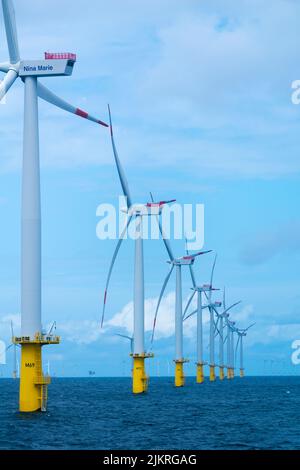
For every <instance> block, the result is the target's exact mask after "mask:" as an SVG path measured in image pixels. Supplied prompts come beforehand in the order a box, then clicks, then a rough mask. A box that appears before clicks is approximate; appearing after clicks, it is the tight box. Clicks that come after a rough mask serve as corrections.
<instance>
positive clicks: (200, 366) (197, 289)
mask: <svg viewBox="0 0 300 470" xmlns="http://www.w3.org/2000/svg"><path fill="white" fill-rule="evenodd" d="M187 254H189V252H188V250H187ZM190 272H191V278H192V283H193V293H192V295H191V297H190V298H189V300H188V302H187V305H186V307H185V310H184V313H183V321H186V320H188V319H189V318H190V317H192V316H193V315H195V314H197V362H196V366H197V374H196V381H197V383H200V384H201V383H203V382H204V366H205V365H206V362H204V358H203V310H204V309H205V308H207V306H206V305H204V306H203V302H202V295H203V293H205V295H207V292H209V291H210V287H205V286H198V285H197V284H196V279H195V274H194V270H193V266H192V265H190ZM196 293H197V310H195V311H194V312H192V313H191V314H189V315H187V312H188V309H189V306H190V304H191V302H192V300H193V298H194V296H195V294H196Z"/></svg>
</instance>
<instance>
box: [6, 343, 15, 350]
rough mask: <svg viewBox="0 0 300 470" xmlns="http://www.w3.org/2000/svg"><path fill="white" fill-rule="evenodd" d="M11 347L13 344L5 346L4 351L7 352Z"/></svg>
mask: <svg viewBox="0 0 300 470" xmlns="http://www.w3.org/2000/svg"><path fill="white" fill-rule="evenodd" d="M12 347H13V344H10V345H9V346H7V348H6V350H5V351H8V350H9V349H10V348H12Z"/></svg>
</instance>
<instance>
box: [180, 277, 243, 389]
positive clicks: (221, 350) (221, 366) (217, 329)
mask: <svg viewBox="0 0 300 470" xmlns="http://www.w3.org/2000/svg"><path fill="white" fill-rule="evenodd" d="M210 290H212V291H214V290H218V289H214V288H212V289H210V286H208V285H204V286H203V287H199V288H196V291H197V292H198V302H197V310H194V311H193V312H192V313H190V314H189V315H187V316H186V317H184V321H186V320H188V319H189V318H191V317H192V316H194V315H195V314H197V318H201V319H202V315H201V314H200V311H201V310H204V309H206V308H208V305H206V304H204V305H203V304H202V301H201V296H200V293H202V292H204V294H205V296H207V292H209V291H210ZM199 296H200V299H199ZM239 303H240V302H236V303H235V304H232V305H231V306H230V307H228V308H227V309H225V310H224V311H223V312H222V313H219V312H218V310H217V309H218V308H219V307H220V306H221V303H220V302H213V303H212V304H211V308H212V309H213V310H214V311H215V313H216V315H217V318H218V320H217V322H216V323H214V331H215V333H216V336H217V335H219V369H220V375H219V378H220V380H223V379H224V367H225V365H224V343H225V341H226V340H225V341H224V319H226V318H228V317H229V314H228V312H229V310H231V309H232V308H233V307H235V306H236V305H238V304H239ZM224 305H225V304H224ZM200 306H202V308H201V307H200ZM198 322H199V320H198ZM198 322H197V323H198ZM219 322H220V326H219ZM200 324H201V322H200ZM210 324H211V323H210ZM197 329H198V334H197V336H198V338H197V345H198V348H197V350H198V361H199V357H200V358H201V357H202V354H203V346H202V340H201V339H202V336H201V334H200V338H199V328H197ZM199 354H200V356H199ZM205 364H206V363H203V365H205ZM199 374H200V371H199ZM199 378H200V375H199ZM197 381H198V380H197ZM198 382H199V383H201V381H200V380H199V381H198ZM202 382H203V380H202Z"/></svg>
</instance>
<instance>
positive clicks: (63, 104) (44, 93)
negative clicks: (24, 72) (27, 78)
mask: <svg viewBox="0 0 300 470" xmlns="http://www.w3.org/2000/svg"><path fill="white" fill-rule="evenodd" d="M37 93H38V96H39V97H40V98H41V99H42V100H44V101H47V102H48V103H50V104H53V105H54V106H57V107H58V108H60V109H63V110H64V111H67V112H68V113H71V114H75V115H76V116H79V117H81V118H84V119H87V120H88V121H92V122H95V123H96V124H100V126H104V127H109V126H108V124H106V123H105V122H103V121H101V120H100V119H98V118H95V117H94V116H91V115H90V114H88V113H86V112H85V111H83V110H82V109H80V108H76V107H75V106H73V105H71V104H69V103H68V102H67V101H65V100H63V99H61V98H59V97H58V96H57V95H55V94H54V93H53V92H52V91H50V90H49V89H48V88H46V87H45V86H44V85H42V84H41V83H40V82H38V85H37Z"/></svg>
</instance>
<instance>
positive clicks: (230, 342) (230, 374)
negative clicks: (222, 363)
mask: <svg viewBox="0 0 300 470" xmlns="http://www.w3.org/2000/svg"><path fill="white" fill-rule="evenodd" d="M225 321H226V326H227V336H226V339H225V341H226V340H227V379H234V336H233V334H234V331H235V328H234V325H235V322H234V321H231V320H229V319H228V318H226V320H225Z"/></svg>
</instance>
